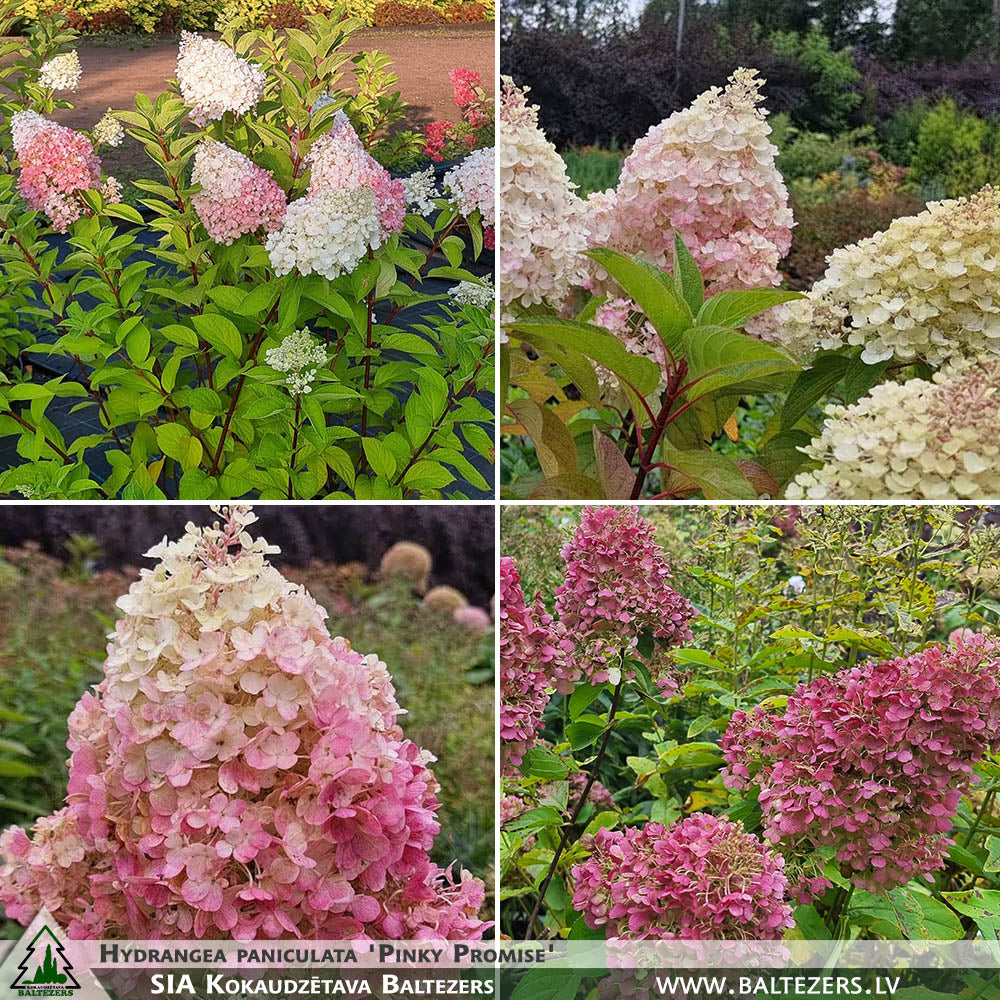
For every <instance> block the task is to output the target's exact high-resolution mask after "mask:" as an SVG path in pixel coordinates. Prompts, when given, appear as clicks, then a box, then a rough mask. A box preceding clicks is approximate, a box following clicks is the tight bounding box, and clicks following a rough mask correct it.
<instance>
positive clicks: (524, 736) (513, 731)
mask: <svg viewBox="0 0 1000 1000" xmlns="http://www.w3.org/2000/svg"><path fill="white" fill-rule="evenodd" d="M499 597H500V612H499V624H500V739H501V741H503V742H502V745H503V752H504V756H505V761H506V763H508V764H510V765H513V766H514V767H516V766H517V765H519V764H520V763H521V760H522V758H523V757H524V752H525V751H526V750H527V749H528V748H529V747H531V746H532V745H533V744H534V743H535V741H536V740H537V738H538V733H539V731H540V730H541V728H542V713H543V712H544V711H545V706H546V705H547V704H548V703H549V698H550V697H551V694H550V692H551V691H552V690H553V689H556V688H558V689H561V690H563V691H568V690H570V689H571V688H572V685H573V683H574V681H575V680H576V679H577V678H578V677H579V671H578V670H577V669H576V668H575V667H574V665H573V660H572V656H573V642H572V640H571V639H569V637H568V636H567V635H566V633H565V632H564V631H563V629H562V628H561V627H560V626H559V624H558V623H556V622H555V621H554V620H553V618H552V616H551V615H550V614H548V613H547V612H546V611H545V608H544V607H543V606H542V602H541V599H540V598H539V599H536V601H535V606H534V607H529V606H528V605H527V604H526V603H525V599H524V592H523V591H522V590H521V578H520V576H519V575H518V572H517V568H516V567H515V565H514V560H513V559H511V558H509V557H508V556H504V557H502V558H501V559H500V591H499Z"/></svg>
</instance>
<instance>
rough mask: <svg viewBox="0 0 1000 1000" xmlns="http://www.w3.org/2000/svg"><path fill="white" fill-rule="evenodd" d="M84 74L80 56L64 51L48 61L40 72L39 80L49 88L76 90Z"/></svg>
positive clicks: (74, 52) (43, 64)
mask: <svg viewBox="0 0 1000 1000" xmlns="http://www.w3.org/2000/svg"><path fill="white" fill-rule="evenodd" d="M81 76H83V67H82V66H81V65H80V57H79V56H78V55H77V54H76V51H75V50H74V51H73V52H64V53H63V54H62V55H61V56H55V57H53V58H52V59H50V60H49V61H48V62H46V63H42V68H41V69H40V70H39V73H38V82H39V83H40V84H41V85H42V86H43V87H45V88H47V89H48V90H76V88H77V87H78V86H79V85H80V77H81Z"/></svg>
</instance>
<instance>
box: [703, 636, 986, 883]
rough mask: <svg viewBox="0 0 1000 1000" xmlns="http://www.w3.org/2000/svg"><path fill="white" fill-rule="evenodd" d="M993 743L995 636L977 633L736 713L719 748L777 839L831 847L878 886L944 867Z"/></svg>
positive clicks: (846, 868)
mask: <svg viewBox="0 0 1000 1000" xmlns="http://www.w3.org/2000/svg"><path fill="white" fill-rule="evenodd" d="M998 741H1000V643H998V642H997V641H996V640H993V639H987V638H985V637H983V636H975V637H974V638H971V639H969V640H968V641H964V642H963V641H959V642H958V644H957V645H956V646H955V647H953V648H949V649H945V648H942V647H940V646H935V647H931V648H930V649H927V650H925V651H923V652H920V653H915V654H914V655H912V656H910V657H907V658H906V659H896V660H890V661H886V662H883V663H875V664H870V665H865V666H861V667H855V668H854V669H851V670H843V671H841V672H840V673H838V674H834V675H832V676H828V677H820V678H818V679H816V680H814V681H812V682H811V683H809V684H805V685H802V686H800V687H799V688H798V690H797V691H796V692H795V693H794V694H793V695H791V696H789V698H788V702H787V705H786V706H785V708H784V709H780V710H771V711H768V710H766V709H764V708H762V707H759V706H758V707H757V708H756V709H754V711H752V712H749V713H747V712H737V713H736V714H735V715H734V716H733V718H732V720H731V722H730V725H729V729H728V730H727V732H726V734H725V737H724V738H723V742H722V745H723V749H724V753H725V758H726V762H727V765H728V772H727V775H726V784H727V785H729V786H730V787H732V788H745V787H746V786H747V785H748V784H749V783H751V782H752V783H753V784H756V785H758V786H759V788H760V804H761V808H762V810H763V813H764V821H765V824H766V834H765V835H766V837H767V838H768V839H769V840H770V841H771V842H772V843H779V842H790V843H791V844H792V845H795V844H798V843H804V844H807V845H811V846H814V847H815V846H820V845H826V846H832V847H834V848H835V849H836V854H835V857H836V860H837V861H838V862H839V863H840V865H841V869H842V871H843V872H844V874H845V875H846V876H848V877H850V878H851V879H852V880H853V882H854V884H855V885H856V886H859V887H860V888H863V889H869V890H871V891H873V892H880V891H885V890H886V889H890V888H893V887H894V886H899V885H904V884H905V883H906V882H908V881H909V880H910V879H912V878H914V877H916V876H919V875H929V874H930V873H931V872H933V871H935V870H937V869H939V868H941V867H943V865H944V860H943V855H944V853H945V851H946V850H947V848H948V845H949V844H950V843H951V841H949V839H948V838H947V836H946V834H947V833H948V831H949V830H950V829H951V826H952V818H953V817H954V815H955V812H956V810H957V808H958V803H959V799H960V798H961V796H962V794H963V792H964V791H965V790H966V788H967V787H968V785H969V783H970V779H971V775H972V765H973V764H974V763H975V762H976V761H977V760H979V759H980V758H981V757H982V755H983V754H984V753H985V752H986V751H987V750H989V749H991V748H992V749H995V748H996V747H997V745H998Z"/></svg>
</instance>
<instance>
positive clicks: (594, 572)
mask: <svg viewBox="0 0 1000 1000" xmlns="http://www.w3.org/2000/svg"><path fill="white" fill-rule="evenodd" d="M562 557H563V559H564V560H565V562H566V573H565V577H564V579H563V583H562V584H561V585H560V586H559V587H557V588H556V605H555V608H556V614H557V615H558V617H559V622H560V624H561V625H562V626H563V627H565V629H566V631H567V633H568V634H570V635H572V636H573V637H574V638H575V640H576V642H577V644H578V646H580V647H582V648H585V649H586V652H585V654H584V656H583V657H582V660H581V666H582V667H583V669H584V670H585V672H586V673H587V674H588V675H589V676H590V679H591V681H592V682H593V683H600V682H602V681H606V680H608V679H609V676H610V674H609V670H613V669H615V664H616V662H619V660H620V656H621V653H622V650H623V648H629V649H633V650H634V649H635V647H636V646H637V645H638V642H639V638H640V637H641V636H642V634H643V633H644V632H650V633H652V635H653V636H654V637H655V638H656V639H658V640H659V641H660V643H661V644H669V645H679V644H680V643H682V642H685V641H687V640H688V639H690V638H691V629H690V627H689V623H690V621H691V619H692V618H693V617H694V608H692V606H691V603H690V601H688V600H687V599H686V598H684V597H681V595H680V594H678V593H677V592H676V591H675V590H673V589H672V588H671V587H670V585H669V583H668V581H669V579H670V567H669V566H668V565H667V561H666V558H665V557H664V554H663V550H662V549H661V548H660V547H659V545H657V544H656V541H655V539H654V529H653V525H652V524H651V523H650V522H649V521H647V520H646V519H645V518H643V517H642V516H641V515H640V514H639V513H638V511H637V510H636V508H635V507H632V506H626V507H617V506H610V505H609V506H602V507H586V508H584V510H583V512H582V513H581V516H580V525H579V527H578V528H577V530H576V532H575V534H574V535H573V538H572V539H571V540H570V541H569V542H567V543H566V545H565V546H564V548H563V550H562Z"/></svg>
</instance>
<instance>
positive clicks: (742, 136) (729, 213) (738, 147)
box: [588, 69, 792, 292]
mask: <svg viewBox="0 0 1000 1000" xmlns="http://www.w3.org/2000/svg"><path fill="white" fill-rule="evenodd" d="M763 82H764V81H763V80H761V79H759V78H758V77H757V74H756V70H747V69H738V70H736V72H735V73H733V75H732V76H731V77H730V79H729V83H728V85H727V86H726V88H725V89H724V90H721V91H720V90H719V88H718V87H712V88H711V89H709V90H707V91H706V92H705V93H703V94H701V95H700V96H699V97H698V98H696V99H695V101H694V103H693V104H692V105H691V106H690V107H689V108H686V109H684V110H682V111H677V112H675V113H674V114H672V115H671V116H670V117H669V118H667V119H666V120H665V121H663V122H661V123H660V124H659V125H656V126H654V127H653V128H652V129H650V130H649V132H648V133H647V134H646V135H645V136H644V137H643V138H642V139H639V141H638V142H636V144H635V146H634V148H633V150H632V152H631V153H630V154H629V156H628V157H627V158H626V160H625V162H624V164H623V166H622V172H621V177H620V180H619V183H618V188H617V190H612V191H607V192H604V193H601V194H597V195H595V196H593V197H592V198H591V199H590V201H589V202H588V228H589V239H590V245H591V246H602V247H603V246H610V247H614V248H615V249H617V250H620V251H622V252H625V253H636V254H641V255H642V256H644V257H646V258H647V259H648V260H650V261H651V262H652V263H654V264H657V265H659V266H667V265H668V264H669V261H670V260H671V255H672V253H673V245H674V234H675V233H676V234H679V235H680V236H681V238H682V239H683V240H684V243H685V244H686V246H687V247H688V249H689V250H690V251H691V253H692V254H693V255H694V258H695V260H696V261H697V263H698V266H699V267H700V268H701V271H702V274H703V275H704V278H705V282H706V284H707V286H708V289H709V291H711V292H718V291H721V290H723V289H729V288H753V287H757V286H760V285H776V284H778V282H779V281H780V280H781V279H780V275H779V273H778V261H779V260H780V259H781V258H782V257H783V256H784V255H785V254H786V253H787V251H788V248H789V246H790V245H791V239H792V213H791V210H790V209H789V207H788V192H787V191H786V189H785V185H784V182H783V181H782V179H781V174H780V173H779V172H778V169H777V167H776V166H775V163H774V158H775V155H776V154H777V149H776V148H775V146H774V145H773V143H771V141H770V140H769V139H768V136H769V135H770V132H771V129H770V126H769V125H768V124H767V122H766V120H765V112H764V111H762V110H761V109H760V108H759V107H758V104H759V103H760V101H761V100H762V98H761V95H760V87H761V85H762V83H763ZM593 273H594V277H595V278H596V279H597V282H598V284H601V283H602V282H603V281H604V279H605V277H606V275H605V274H604V272H603V271H602V270H601V269H599V268H595V269H594V272H593Z"/></svg>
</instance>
